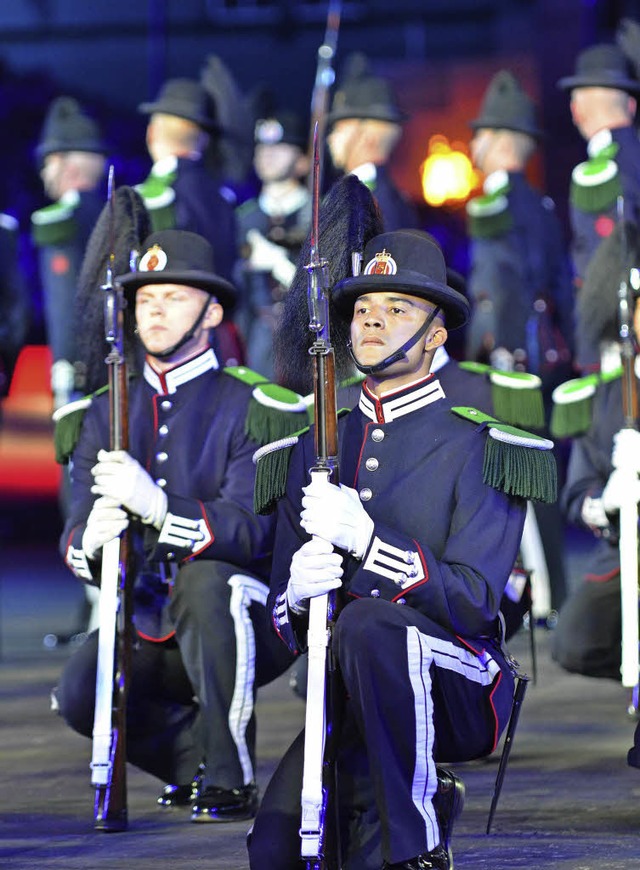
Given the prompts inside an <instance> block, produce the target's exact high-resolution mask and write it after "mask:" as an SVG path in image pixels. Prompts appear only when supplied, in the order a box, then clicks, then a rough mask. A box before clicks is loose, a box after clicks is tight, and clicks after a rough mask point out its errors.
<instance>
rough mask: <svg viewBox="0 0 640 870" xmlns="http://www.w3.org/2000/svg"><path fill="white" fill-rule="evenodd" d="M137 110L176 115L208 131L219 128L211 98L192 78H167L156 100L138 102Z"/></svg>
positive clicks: (145, 113)
mask: <svg viewBox="0 0 640 870" xmlns="http://www.w3.org/2000/svg"><path fill="white" fill-rule="evenodd" d="M138 111H139V112H141V113H142V114H143V115H154V114H163V115H176V117H178V118H185V119H186V120H187V121H192V122H193V123H194V124H197V125H198V126H199V127H202V129H203V130H207V131H208V132H216V131H219V130H220V125H219V123H218V120H217V118H216V108H215V106H214V104H213V100H212V99H211V97H210V95H209V94H208V92H207V91H206V89H205V88H204V87H203V85H201V84H200V82H198V81H195V80H192V79H180V78H178V79H169V80H168V81H166V82H165V83H164V85H163V86H162V88H161V89H160V93H159V94H158V96H157V98H156V100H155V101H154V102H151V103H140V105H139V106H138Z"/></svg>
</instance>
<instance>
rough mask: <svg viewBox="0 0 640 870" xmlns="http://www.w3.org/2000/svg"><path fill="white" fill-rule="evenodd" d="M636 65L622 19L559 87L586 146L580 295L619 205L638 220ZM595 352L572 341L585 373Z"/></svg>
mask: <svg viewBox="0 0 640 870" xmlns="http://www.w3.org/2000/svg"><path fill="white" fill-rule="evenodd" d="M638 64H640V28H639V26H638V24H637V23H636V22H634V21H631V20H629V19H625V20H623V22H622V24H621V26H620V28H619V30H618V34H617V44H615V45H614V44H608V43H602V44H599V45H593V46H591V47H590V48H587V49H585V50H584V51H582V52H581V53H580V54H579V55H578V57H577V59H576V66H575V72H574V73H573V75H570V76H566V77H565V78H562V79H560V81H559V82H558V86H559V87H560V88H562V90H564V91H568V92H569V93H570V95H571V117H572V119H573V123H574V124H575V126H576V128H577V129H578V131H579V132H580V135H581V136H582V137H583V139H584V140H585V141H586V143H587V154H588V159H587V160H586V161H584V162H582V163H579V164H578V165H577V166H576V167H575V168H574V169H573V172H572V174H571V189H570V205H571V226H572V236H573V238H572V257H573V264H574V271H575V281H576V289H577V291H578V293H579V292H580V288H581V286H582V282H583V281H584V277H585V272H586V268H587V265H588V263H589V261H590V259H591V257H592V256H593V254H594V252H595V251H596V249H597V247H598V245H599V244H600V242H601V241H602V240H603V239H604V238H606V237H607V236H608V235H610V234H611V232H612V230H613V227H614V225H615V222H616V207H617V200H618V197H619V196H620V195H622V196H623V197H624V211H625V217H626V218H627V219H628V220H633V221H637V220H638V217H639V216H640V141H639V139H638V133H637V130H636V127H635V124H634V118H635V114H636V105H637V96H638V93H640V80H639V79H638ZM600 356H601V349H600V348H599V347H598V346H597V345H596V346H593V345H591V344H589V343H588V342H586V341H585V337H584V334H583V333H580V332H579V333H578V335H577V338H576V361H577V363H578V365H579V367H580V368H581V369H582V370H583V371H585V372H588V371H597V370H598V369H599V368H600V363H601V360H600Z"/></svg>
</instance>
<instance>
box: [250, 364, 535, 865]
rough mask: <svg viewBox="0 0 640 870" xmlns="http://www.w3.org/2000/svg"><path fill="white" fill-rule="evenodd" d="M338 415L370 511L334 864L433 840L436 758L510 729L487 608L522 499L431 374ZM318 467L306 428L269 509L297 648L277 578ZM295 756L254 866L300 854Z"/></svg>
mask: <svg viewBox="0 0 640 870" xmlns="http://www.w3.org/2000/svg"><path fill="white" fill-rule="evenodd" d="M341 424H342V425H341V431H340V445H341V447H340V463H341V464H340V479H341V481H342V482H343V483H344V484H346V485H348V486H350V487H354V488H355V489H356V490H357V491H358V492H359V494H360V499H361V501H362V504H363V506H364V508H365V509H366V511H367V513H368V514H369V515H370V517H371V518H372V519H373V520H374V530H373V535H372V538H371V542H370V545H369V547H368V549H367V551H366V553H365V554H364V556H363V558H362V560H361V561H359V560H356V559H354V558H352V557H349V556H346V555H345V557H344V562H343V565H344V577H343V583H344V591H345V593H346V594H345V601H346V604H345V606H344V607H343V609H342V610H341V611H340V613H339V615H338V618H337V621H336V624H335V628H334V639H333V651H334V654H335V657H336V659H337V662H338V664H339V667H340V672H341V676H342V679H343V682H344V685H345V690H346V695H347V698H348V700H347V703H346V712H345V717H344V720H345V721H344V725H343V729H344V730H343V731H342V732H341V734H342V742H341V747H340V750H339V754H340V761H339V766H340V776H339V781H340V782H341V786H340V788H341V794H340V807H341V811H343V812H344V814H345V819H346V818H347V817H348V818H349V819H350V821H349V823H348V824H347V823H346V822H345V824H346V826H347V828H348V831H347V832H346V834H345V853H346V854H347V855H348V859H347V861H346V863H345V865H344V866H345V867H349V868H351V867H353V868H356V867H357V868H367V870H368V868H379V867H380V866H381V864H382V861H383V860H386V861H387V862H390V863H394V862H398V861H400V860H406V859H407V858H408V857H411V856H415V855H419V854H422V853H423V852H427V851H429V850H430V849H433V848H434V847H435V845H436V844H437V843H438V841H439V832H438V826H437V821H436V817H435V813H434V810H433V805H432V797H433V795H434V793H435V790H436V771H435V761H436V760H445V759H446V760H448V761H454V760H463V759H467V760H468V759H471V758H477V757H480V756H482V755H485V754H487V753H489V752H491V751H492V750H493V748H495V745H496V742H497V740H498V738H499V735H500V733H501V731H502V729H503V728H504V726H505V724H506V721H507V718H508V713H509V710H510V705H511V697H512V692H513V677H512V674H511V672H510V669H509V667H508V665H507V663H506V661H505V658H504V657H503V654H502V651H501V649H500V646H499V643H498V622H497V615H498V608H499V604H500V599H501V597H502V594H503V591H504V588H505V586H506V583H507V580H508V578H509V574H510V572H511V569H512V568H513V565H514V562H515V560H516V557H517V554H518V549H519V545H520V537H521V533H522V528H523V524H524V516H525V503H524V501H523V500H522V499H517V498H511V497H508V496H506V495H505V494H504V493H502V492H498V491H496V490H495V489H493V488H491V487H489V486H487V485H486V484H484V483H483V479H482V465H483V456H484V449H485V439H486V437H487V433H486V432H485V431H483V430H482V429H480V428H478V427H476V426H474V425H473V424H472V423H470V422H468V421H466V420H463V419H460V418H458V417H457V416H456V415H455V414H453V413H452V411H451V405H450V402H449V401H448V400H447V398H446V396H445V394H444V390H443V388H442V386H441V383H440V381H439V380H438V378H437V377H434V376H433V375H431V376H429V377H427V378H426V379H423V380H421V381H419V382H416V383H414V384H412V385H410V386H408V387H406V388H404V389H401V390H398V391H396V392H392V393H388V394H386V395H385V396H384V397H383V398H382V399H378V398H376V397H375V396H374V395H373V394H372V393H371V392H370V391H369V390H368V388H367V386H366V385H365V386H364V387H363V391H362V394H361V398H360V402H359V406H358V407H357V408H356V409H354V410H353V411H351V412H350V413H349V414H348V415H346V417H345V418H343V419H342V420H341ZM313 464H314V446H313V438H312V436H311V434H310V435H309V436H308V437H307V436H305V437H303V438H302V439H301V440H300V442H299V443H298V444H297V446H296V447H295V448H294V452H293V456H292V459H291V465H290V470H289V478H288V485H287V492H286V496H285V498H284V499H283V500H282V501H281V502H280V503H279V506H278V524H277V531H276V544H275V556H274V565H273V571H272V580H271V591H270V597H269V606H270V608H271V612H272V618H273V623H274V627H275V629H276V631H277V633H278V634H279V635H280V636H281V637H282V639H283V640H284V641H285V642H286V643H287V644H288V646H289V647H290V648H291V649H294V650H302V649H303V648H304V646H305V622H306V620H305V618H304V616H296V615H295V614H293V613H292V612H291V611H290V610H289V608H288V604H287V601H286V588H287V583H288V580H289V566H290V563H291V558H292V556H293V553H294V552H295V551H296V550H297V549H299V547H300V546H301V545H302V543H303V542H304V541H305V540H306V539H307V536H306V534H305V533H304V531H303V530H302V529H301V527H300V525H299V514H300V510H301V497H302V491H301V490H302V487H303V486H304V485H306V483H307V482H308V479H309V469H310V468H311V466H312V465H313ZM300 756H301V753H300V744H299V743H298V744H294V746H293V747H292V749H291V750H290V752H289V753H288V755H287V756H285V758H284V760H283V762H282V765H281V769H279V771H278V772H277V773H276V775H275V776H274V778H273V780H272V785H270V787H269V789H268V791H267V793H266V794H265V797H264V800H263V804H262V812H261V814H259V815H258V818H257V820H256V824H255V827H254V834H253V839H252V844H251V848H250V856H251V867H252V868H255V870H257V868H258V867H260V866H269V867H270V868H273V870H281V868H282V870H284V868H287V867H290V866H293V864H292V862H293V860H294V856H295V853H296V849H298V851H299V842H296V840H297V837H296V834H297V827H299V821H300V819H299V806H300V793H299V792H298V793H297V795H296V794H293V793H291V794H290V795H289V800H288V801H287V800H286V799H285V798H284V797H283V795H282V790H283V788H284V786H283V783H287V782H288V783H292V782H295V777H294V776H292V774H291V772H290V770H288V768H290V767H291V766H295V765H296V764H299V763H300ZM285 771H286V772H285ZM296 806H297V810H296ZM296 815H297V819H296ZM263 819H264V822H263ZM296 821H297V825H296ZM274 844H275V845H274ZM260 861H263V862H264V863H263V864H261V863H260Z"/></svg>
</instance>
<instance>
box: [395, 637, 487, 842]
mask: <svg viewBox="0 0 640 870" xmlns="http://www.w3.org/2000/svg"><path fill="white" fill-rule="evenodd" d="M407 661H408V666H409V679H410V681H411V688H412V689H413V695H414V709H415V721H416V745H415V757H416V764H415V770H414V774H413V781H412V784H411V796H412V799H413V803H414V806H415V807H416V809H417V810H418V812H419V813H420V815H421V816H422V818H423V819H424V823H425V835H426V840H427V848H428V849H429V850H431V849H434V848H435V847H436V846H437V845H438V843H439V841H440V832H439V830H438V821H437V818H436V814H435V810H434V808H433V803H432V798H433V796H434V794H435V792H436V789H437V786H438V779H437V774H436V766H435V762H434V760H433V737H434V734H433V701H432V699H431V674H430V671H429V669H430V667H431V664H432V663H433V664H435V666H436V667H437V668H443V669H444V670H448V671H453V672H455V673H457V674H460V675H461V676H463V677H465V679H467V680H471V681H472V682H474V683H478V684H479V685H481V686H490V685H491V684H492V683H493V681H494V679H495V678H496V676H497V674H498V673H499V672H500V668H499V667H498V664H497V663H496V662H495V661H494V659H493V658H492V657H491V656H490V655H489V654H488V653H486V652H485V653H483V654H482V655H481V656H479V655H476V654H475V653H474V652H472V651H471V650H468V649H465V648H463V647H459V646H456V645H455V644H454V643H451V641H449V640H443V639H442V638H439V637H432V636H430V635H427V634H423V633H422V632H420V631H419V630H418V629H417V628H416V627H414V626H409V628H407Z"/></svg>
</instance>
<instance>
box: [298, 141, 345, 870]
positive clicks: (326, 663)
mask: <svg viewBox="0 0 640 870" xmlns="http://www.w3.org/2000/svg"><path fill="white" fill-rule="evenodd" d="M319 199H320V159H319V154H318V127H317V125H316V127H315V128H314V144H313V215H312V226H311V255H310V262H309V264H308V265H307V266H306V269H307V272H308V303H309V329H310V330H311V332H312V333H313V335H314V341H313V344H312V346H311V347H310V349H309V353H310V354H311V355H312V357H313V370H314V400H315V401H314V423H315V455H316V460H315V465H314V466H313V468H311V469H310V474H311V478H312V480H313V479H314V477H319V476H320V475H324V476H326V477H327V478H328V479H329V480H330V481H331V482H332V483H334V484H336V485H337V484H338V479H339V468H338V415H337V409H336V408H337V406H336V382H335V358H334V351H333V348H332V347H331V339H330V334H329V297H328V273H327V267H328V264H327V261H326V260H323V259H322V257H321V256H320V254H319V251H318V227H319V222H318V208H319ZM337 603H338V597H337V594H336V592H335V591H334V592H330V593H327V594H324V595H319V596H317V597H315V598H312V599H311V600H310V602H309V629H308V649H309V653H308V654H309V668H308V677H307V706H306V718H305V744H304V767H303V775H302V797H301V803H302V816H301V824H300V839H301V849H300V855H301V857H302V859H303V860H304V861H306V870H339V868H340V866H341V862H340V843H339V825H338V822H337V788H336V786H337V780H336V759H335V755H336V752H335V743H336V738H337V730H338V729H337V721H336V710H337V702H338V697H339V685H338V674H337V669H336V665H335V662H334V659H333V656H332V651H331V635H332V630H333V625H334V623H335V619H336V616H337Z"/></svg>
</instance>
